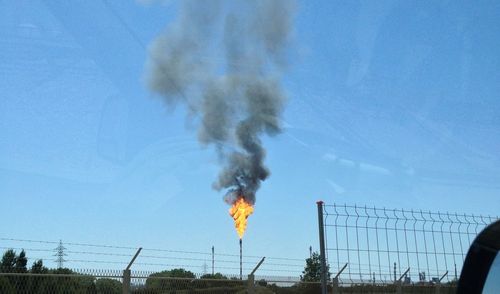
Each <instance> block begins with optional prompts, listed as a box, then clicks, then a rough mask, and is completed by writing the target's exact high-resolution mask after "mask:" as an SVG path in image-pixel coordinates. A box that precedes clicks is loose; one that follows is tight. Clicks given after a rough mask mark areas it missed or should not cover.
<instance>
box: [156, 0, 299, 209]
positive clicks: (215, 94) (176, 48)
mask: <svg viewBox="0 0 500 294" xmlns="http://www.w3.org/2000/svg"><path fill="white" fill-rule="evenodd" d="M293 11H294V2H293V1H292V0H261V1H229V0H228V1H207V0H204V1H197V0H193V1H183V2H182V3H181V7H180V11H179V15H178V17H177V18H176V20H175V21H174V22H173V23H172V24H171V25H170V26H169V27H168V28H167V30H166V31H165V32H164V33H162V34H161V35H160V36H158V37H157V38H156V40H154V41H153V43H152V44H151V47H150V58H149V60H148V65H147V83H148V87H149V88H150V89H151V90H152V91H153V92H156V93H158V94H160V95H161V96H162V97H163V98H164V100H165V102H166V103H167V104H168V105H170V106H172V105H175V104H179V103H182V104H185V105H186V106H187V107H188V110H189V114H190V115H192V116H193V117H195V118H196V121H199V123H200V126H199V131H198V138H199V140H200V142H201V143H203V144H205V145H207V144H210V145H214V146H215V147H216V150H217V153H218V155H219V159H220V161H221V163H222V165H223V168H222V170H221V172H220V174H219V177H218V179H217V180H216V181H215V183H214V184H213V187H214V188H215V189H217V190H223V189H224V190H226V191H227V194H226V197H225V200H226V201H227V202H228V203H233V202H234V201H235V200H236V199H237V198H238V197H244V198H245V200H247V201H249V202H250V203H252V204H254V203H255V193H256V191H257V190H258V189H259V187H260V184H261V182H262V181H264V180H265V179H266V178H267V177H268V176H269V170H268V169H267V167H266V166H265V165H264V158H265V155H266V152H265V149H264V147H263V146H262V141H261V136H262V135H263V134H267V135H271V136H272V135H276V134H278V133H280V132H281V128H280V115H281V113H282V111H283V106H284V102H285V95H284V93H283V90H282V88H281V74H282V72H283V70H284V68H285V63H286V62H285V60H286V57H285V56H286V47H287V45H288V44H289V42H290V40H289V39H290V31H291V27H292V21H293Z"/></svg>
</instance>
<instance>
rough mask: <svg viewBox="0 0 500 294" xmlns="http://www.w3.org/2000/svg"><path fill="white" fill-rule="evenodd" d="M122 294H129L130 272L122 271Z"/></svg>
mask: <svg viewBox="0 0 500 294" xmlns="http://www.w3.org/2000/svg"><path fill="white" fill-rule="evenodd" d="M122 293H123V294H129V293H130V270H129V269H125V270H123V281H122Z"/></svg>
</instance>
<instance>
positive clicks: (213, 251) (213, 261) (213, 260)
mask: <svg viewBox="0 0 500 294" xmlns="http://www.w3.org/2000/svg"><path fill="white" fill-rule="evenodd" d="M214 265H215V250H214V246H212V276H213V275H214V274H215V273H214V267H215V266H214Z"/></svg>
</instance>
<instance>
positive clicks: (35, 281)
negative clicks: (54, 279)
mask: <svg viewBox="0 0 500 294" xmlns="http://www.w3.org/2000/svg"><path fill="white" fill-rule="evenodd" d="M48 272H49V269H48V268H46V267H45V266H43V261H42V260H41V259H39V260H37V261H35V262H33V265H31V269H30V273H32V274H46V273H48ZM42 279H43V277H39V276H31V277H30V278H29V289H30V292H29V293H40V285H41V284H42Z"/></svg>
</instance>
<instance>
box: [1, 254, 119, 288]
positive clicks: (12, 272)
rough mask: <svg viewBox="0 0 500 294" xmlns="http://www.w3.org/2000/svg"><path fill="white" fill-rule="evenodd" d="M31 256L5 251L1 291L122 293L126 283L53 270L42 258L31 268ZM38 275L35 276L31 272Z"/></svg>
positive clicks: (63, 270) (62, 270) (2, 264)
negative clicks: (46, 265) (29, 261)
mask: <svg viewBox="0 0 500 294" xmlns="http://www.w3.org/2000/svg"><path fill="white" fill-rule="evenodd" d="M27 264H28V258H27V257H26V252H25V251H24V250H22V251H21V252H20V253H19V254H17V253H16V252H15V251H14V250H12V249H9V250H7V251H5V253H4V254H3V256H2V261H1V263H0V273H4V274H3V275H0V293H2V294H17V293H30V294H52V293H53V294H63V293H78V294H79V293H82V294H83V293H93V294H101V293H102V294H104V293H106V294H120V293H121V291H122V284H121V283H120V282H119V281H117V280H113V279H96V278H94V277H92V276H89V275H82V274H78V273H75V272H73V271H72V270H70V269H67V268H61V269H49V268H47V267H45V266H44V265H43V261H42V260H36V261H35V262H33V264H32V265H31V267H30V268H28V267H27ZM31 274H35V275H31ZM36 274H52V275H54V276H49V275H47V276H38V275H36Z"/></svg>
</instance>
